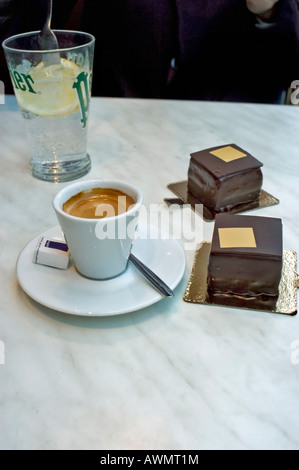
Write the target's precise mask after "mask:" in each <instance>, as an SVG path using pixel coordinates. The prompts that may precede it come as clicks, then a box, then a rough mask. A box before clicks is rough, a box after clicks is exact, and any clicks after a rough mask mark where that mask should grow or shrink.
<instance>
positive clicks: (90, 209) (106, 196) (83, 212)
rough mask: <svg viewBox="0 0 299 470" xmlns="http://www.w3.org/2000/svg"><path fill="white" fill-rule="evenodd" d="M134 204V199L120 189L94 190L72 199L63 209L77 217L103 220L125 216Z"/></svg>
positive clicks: (83, 192) (79, 194)
mask: <svg viewBox="0 0 299 470" xmlns="http://www.w3.org/2000/svg"><path fill="white" fill-rule="evenodd" d="M134 204H135V201H134V200H133V198H131V197H130V196H128V194H125V193H123V192H122V191H119V190H118V189H113V188H92V189H90V190H86V191H81V192H80V193H78V194H76V195H75V196H73V197H71V198H70V199H69V200H68V201H66V202H65V203H64V204H63V206H62V209H63V211H64V212H66V213H67V214H70V215H72V216H75V217H80V218H83V219H102V218H104V217H114V216H117V215H120V214H123V213H124V212H127V210H128V209H129V208H130V207H131V206H133V205H134Z"/></svg>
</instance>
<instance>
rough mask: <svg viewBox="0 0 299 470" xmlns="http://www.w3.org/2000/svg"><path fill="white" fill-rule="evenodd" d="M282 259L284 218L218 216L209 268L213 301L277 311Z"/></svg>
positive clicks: (209, 289) (209, 290)
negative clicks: (275, 309)
mask: <svg viewBox="0 0 299 470" xmlns="http://www.w3.org/2000/svg"><path fill="white" fill-rule="evenodd" d="M282 260H283V248H282V222H281V219H276V218H270V217H257V216H246V215H234V214H217V215H216V217H215V227H214V233H213V239H212V245H211V252H210V259H209V265H208V293H209V296H210V300H211V301H212V302H215V303H221V304H226V305H235V306H240V307H248V308H262V309H270V310H272V309H274V308H275V305H276V302H277V299H278V296H279V284H280V279H281V271H282Z"/></svg>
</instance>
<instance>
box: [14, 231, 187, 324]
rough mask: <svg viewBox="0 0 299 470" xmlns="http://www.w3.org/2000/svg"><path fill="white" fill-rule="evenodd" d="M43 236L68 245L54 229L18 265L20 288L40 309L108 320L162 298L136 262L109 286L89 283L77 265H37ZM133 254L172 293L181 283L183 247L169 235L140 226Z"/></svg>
mask: <svg viewBox="0 0 299 470" xmlns="http://www.w3.org/2000/svg"><path fill="white" fill-rule="evenodd" d="M41 235H44V236H46V237H48V238H51V239H57V240H63V234H62V231H61V229H60V227H59V226H56V227H53V228H51V229H49V230H47V231H45V232H44V233H43V234H40V235H38V236H37V237H35V238H34V239H33V240H31V241H30V242H29V243H28V244H27V245H26V246H25V248H24V249H23V251H22V252H21V253H20V255H19V258H18V261H17V278H18V281H19V284H20V286H21V287H22V289H23V290H24V291H25V292H26V294H28V295H29V296H30V297H31V298H32V299H34V300H36V301H37V302H39V303H40V304H42V305H44V306H46V307H49V308H51V309H54V310H57V311H59V312H64V313H68V314H72V315H83V316H109V315H120V314H124V313H127V312H133V311H135V310H139V309H142V308H144V307H148V306H149V305H152V304H154V303H156V302H159V301H160V300H161V299H162V298H163V297H162V296H161V294H160V293H159V292H157V291H156V290H155V289H154V288H153V287H152V286H150V285H149V283H148V281H146V280H145V279H144V277H143V276H142V274H140V273H139V272H138V271H137V270H136V268H135V267H134V266H133V265H132V264H131V263H129V265H128V268H127V270H126V272H125V273H124V274H122V275H121V276H118V277H116V278H114V279H109V280H107V281H96V280H91V279H87V278H85V277H83V276H81V275H80V274H79V273H78V272H77V270H76V269H75V267H74V265H73V264H72V265H71V266H70V267H69V268H68V269H67V270H61V269H56V268H51V267H48V266H42V265H38V264H35V263H33V254H34V250H35V247H36V244H37V242H38V240H39V237H40V236H41ZM150 236H151V238H149V237H150ZM132 252H133V253H134V254H135V256H136V257H137V258H139V259H140V260H141V261H142V262H143V263H144V264H146V265H147V266H149V268H151V269H152V270H153V271H154V272H155V273H156V274H157V275H158V276H159V277H160V278H161V279H163V281H164V282H166V284H168V286H169V287H170V288H171V289H173V290H174V289H175V288H176V286H177V285H178V284H179V282H180V281H181V279H182V277H183V275H184V271H185V253H184V250H183V248H182V247H181V245H180V244H179V242H178V241H177V240H175V239H174V238H172V237H171V236H170V235H168V234H167V233H166V232H163V231H161V230H159V229H157V228H155V227H152V226H149V225H141V226H140V227H139V235H138V237H137V238H136V240H135V242H134V246H133V250H132Z"/></svg>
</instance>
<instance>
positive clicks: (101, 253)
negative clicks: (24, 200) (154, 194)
mask: <svg viewBox="0 0 299 470" xmlns="http://www.w3.org/2000/svg"><path fill="white" fill-rule="evenodd" d="M93 188H113V189H118V190H120V191H122V192H124V193H125V194H127V195H128V196H131V197H132V198H133V200H134V201H135V204H134V206H132V207H131V208H129V210H128V211H127V212H124V213H122V214H120V215H116V216H112V217H105V218H102V219H84V218H80V217H75V216H73V215H70V214H67V213H66V212H64V211H63V209H62V206H63V204H64V203H65V202H66V201H68V200H69V199H70V198H71V197H72V196H75V195H76V194H78V193H80V192H81V191H86V190H89V189H93ZM142 200H143V197H142V193H141V191H140V190H139V189H138V188H136V187H135V186H132V185H131V184H129V183H125V182H123V181H118V180H113V179H105V180H104V179H95V180H86V181H79V182H76V183H73V184H70V185H68V186H66V187H64V188H63V189H61V190H60V191H59V192H58V193H57V194H56V196H55V197H54V199H53V207H54V210H55V212H56V215H57V218H58V221H59V224H60V226H61V229H62V231H63V233H64V235H65V238H66V242H67V244H68V247H69V250H70V253H71V257H72V259H73V261H74V264H75V266H76V268H77V270H78V271H79V272H80V273H81V274H82V275H83V276H86V277H89V278H92V279H109V278H112V277H115V276H118V275H119V274H121V273H122V272H124V271H125V269H126V267H127V263H128V258H129V254H130V251H131V248H132V243H133V240H134V236H135V232H136V229H137V225H138V215H139V209H140V206H141V204H142Z"/></svg>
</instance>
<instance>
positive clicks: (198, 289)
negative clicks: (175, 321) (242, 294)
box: [183, 242, 299, 315]
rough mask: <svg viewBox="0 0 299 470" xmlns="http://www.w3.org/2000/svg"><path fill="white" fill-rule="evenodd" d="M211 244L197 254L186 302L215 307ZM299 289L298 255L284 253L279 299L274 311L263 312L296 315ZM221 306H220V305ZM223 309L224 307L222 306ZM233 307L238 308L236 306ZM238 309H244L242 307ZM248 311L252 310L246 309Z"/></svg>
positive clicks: (203, 246) (185, 298)
mask: <svg viewBox="0 0 299 470" xmlns="http://www.w3.org/2000/svg"><path fill="white" fill-rule="evenodd" d="M210 250H211V244H210V243H207V242H203V243H202V245H201V246H200V247H199V248H198V250H197V251H196V253H195V257H194V262H193V267H192V272H191V275H190V279H189V283H188V286H187V289H186V292H185V294H184V297H183V299H184V300H185V301H186V302H191V303H195V304H203V305H215V306H218V305H217V304H216V303H212V302H211V301H210V299H209V295H208V263H209V257H210ZM298 287H299V277H298V274H297V253H296V252H294V251H290V250H284V252H283V266H282V274H281V280H280V285H279V297H278V300H277V302H276V307H275V309H274V310H268V309H265V310H261V309H257V308H253V310H261V311H265V312H268V313H269V312H270V313H281V314H285V315H295V314H296V313H297V289H298ZM219 306H220V305H219ZM221 307H223V305H221ZM231 307H233V308H236V305H232V306H231ZM226 308H227V306H226ZM237 308H242V309H244V307H242V305H240V306H239V307H237ZM246 310H250V309H249V308H246Z"/></svg>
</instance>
